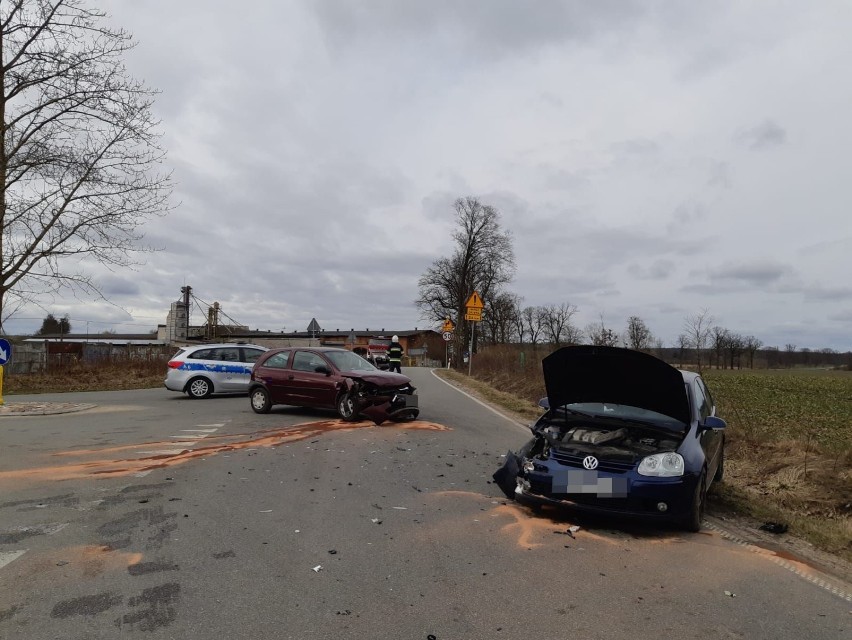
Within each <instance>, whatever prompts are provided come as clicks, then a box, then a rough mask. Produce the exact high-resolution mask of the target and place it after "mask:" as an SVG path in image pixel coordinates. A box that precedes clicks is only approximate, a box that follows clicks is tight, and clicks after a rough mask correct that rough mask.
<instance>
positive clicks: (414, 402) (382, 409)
mask: <svg viewBox="0 0 852 640" xmlns="http://www.w3.org/2000/svg"><path fill="white" fill-rule="evenodd" d="M357 411H358V414H359V415H362V416H364V417H365V418H368V419H370V420H372V421H373V422H375V423H376V424H382V423H383V422H386V421H387V420H393V421H395V422H405V421H408V420H414V419H416V418H417V416H419V415H420V407H419V401H418V398H417V396H416V395H415V394H413V393H395V394H393V395H386V396H385V395H382V396H378V395H376V396H361V397H359V398H358V405H357Z"/></svg>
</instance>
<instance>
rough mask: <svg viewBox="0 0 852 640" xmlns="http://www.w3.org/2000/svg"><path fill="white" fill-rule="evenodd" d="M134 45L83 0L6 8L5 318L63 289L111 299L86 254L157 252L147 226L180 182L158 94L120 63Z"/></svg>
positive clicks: (0, 233)
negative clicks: (147, 239)
mask: <svg viewBox="0 0 852 640" xmlns="http://www.w3.org/2000/svg"><path fill="white" fill-rule="evenodd" d="M133 46H134V43H133V42H132V41H131V36H130V35H129V34H128V33H126V32H125V31H123V30H120V29H112V28H110V27H109V25H108V24H106V21H105V14H104V13H102V12H100V11H96V10H94V9H90V8H87V7H86V6H85V5H84V2H83V0H4V1H3V2H2V4H0V77H1V78H2V85H3V91H2V95H0V321H2V319H3V318H5V317H8V314H9V313H10V312H13V311H14V310H16V309H17V308H19V307H20V305H21V304H23V303H26V302H28V301H35V300H38V298H39V297H40V296H41V295H48V296H49V295H51V294H55V293H57V292H58V291H60V290H61V289H63V288H71V289H73V290H76V291H79V292H83V293H85V294H94V295H98V296H100V297H103V295H102V294H101V292H100V290H99V288H98V286H97V284H96V282H95V281H94V280H93V278H92V277H91V276H90V275H87V273H86V272H85V271H84V270H83V269H81V268H79V266H78V265H79V264H80V262H81V260H82V261H85V260H92V261H97V262H100V263H102V264H105V265H107V266H108V267H109V268H111V269H114V268H116V267H129V266H132V265H134V264H138V263H137V262H136V261H135V259H134V258H135V255H136V254H137V253H138V252H142V251H148V250H150V249H149V248H147V247H143V246H141V245H140V241H141V239H142V234H141V232H140V231H139V229H140V228H141V226H142V225H143V223H144V222H146V221H147V220H149V219H150V218H151V217H153V216H157V215H161V214H164V213H165V212H166V211H167V210H168V204H167V203H168V197H169V194H170V192H171V182H170V179H169V176H168V175H165V174H160V173H157V172H156V171H157V169H158V166H159V165H160V163H161V161H162V160H163V157H164V152H163V150H162V149H161V148H160V147H159V146H158V141H159V133H157V131H156V128H157V125H158V123H157V122H156V121H155V120H154V118H153V116H152V114H151V105H152V103H153V96H154V95H155V92H154V91H152V90H150V89H148V88H147V87H146V86H145V85H144V84H143V83H142V82H139V81H137V80H134V79H132V78H129V77H128V75H127V73H126V70H125V68H124V65H123V62H122V58H123V56H124V54H125V53H127V51H129V50H130V49H131V48H133Z"/></svg>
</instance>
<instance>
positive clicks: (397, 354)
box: [388, 336, 404, 373]
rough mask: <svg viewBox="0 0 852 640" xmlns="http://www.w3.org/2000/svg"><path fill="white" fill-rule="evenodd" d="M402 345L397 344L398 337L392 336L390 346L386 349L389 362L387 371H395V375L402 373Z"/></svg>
mask: <svg viewBox="0 0 852 640" xmlns="http://www.w3.org/2000/svg"><path fill="white" fill-rule="evenodd" d="M403 353H404V352H403V350H402V345H401V344H399V336H393V337H392V338H391V343H390V346H389V347H388V361H389V362H390V369H389V371H396V372H397V373H402V367H401V365H402V354H403Z"/></svg>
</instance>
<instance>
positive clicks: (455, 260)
mask: <svg viewBox="0 0 852 640" xmlns="http://www.w3.org/2000/svg"><path fill="white" fill-rule="evenodd" d="M454 208H455V211H456V222H457V224H458V227H457V229H456V231H454V232H453V242H454V244H455V248H454V251H453V254H452V255H451V256H450V257H449V258H439V259H438V260H436V261H435V262H433V263H432V265H431V266H430V267H429V268H428V269H427V270H426V272H425V273H424V274H423V275H422V276H420V280H419V282H418V286H419V291H420V295H419V297H418V298H417V300H416V301H415V304H416V305H417V307H418V308H419V309H420V312H421V314H422V316H423V317H424V318H426V319H427V320H430V321H435V322H440V321H442V320H443V319H444V318H446V317H447V316H449V317H451V318H452V319H453V320H455V322H456V326H457V327H459V328H460V329H461V332H462V333H461V339H462V344H463V345H465V347H466V345H468V344H469V342H470V339H469V336H470V327H469V325H468V323H467V322H465V321H464V315H465V302H466V301H467V299H468V297H469V296H470V295H471V293H473V292H474V291H476V292H478V293H479V295H480V297H481V298H482V299H483V300H484V301H486V303H490V302H491V301H492V299H493V298H494V297H496V296H497V295H498V294H499V293H500V289H501V287H502V286H503V285H505V284H507V283H509V282H510V281H511V279H512V277H513V275H514V273H515V254H514V250H513V248H512V237H511V234H510V233H509V232H508V231H503V229H502V228H501V227H500V213H499V212H498V211H497V209H495V208H494V207H491V206H489V205H484V204H482V203H481V202H479V200H477V199H476V198H470V197H468V198H459V199H458V200H456V201H455V204H454Z"/></svg>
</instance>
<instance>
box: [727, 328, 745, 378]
mask: <svg viewBox="0 0 852 640" xmlns="http://www.w3.org/2000/svg"><path fill="white" fill-rule="evenodd" d="M725 351H727V353H728V364H729V365H730V366H731V369H733V368H734V364H736V367H737V369H741V368H742V362H741V361H740V357H741V356H742V354H743V351H745V339H744V338H743V337H742V336H741V335H740V334H738V333H733V332H729V333H728V335H727V338H726V340H725Z"/></svg>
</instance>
